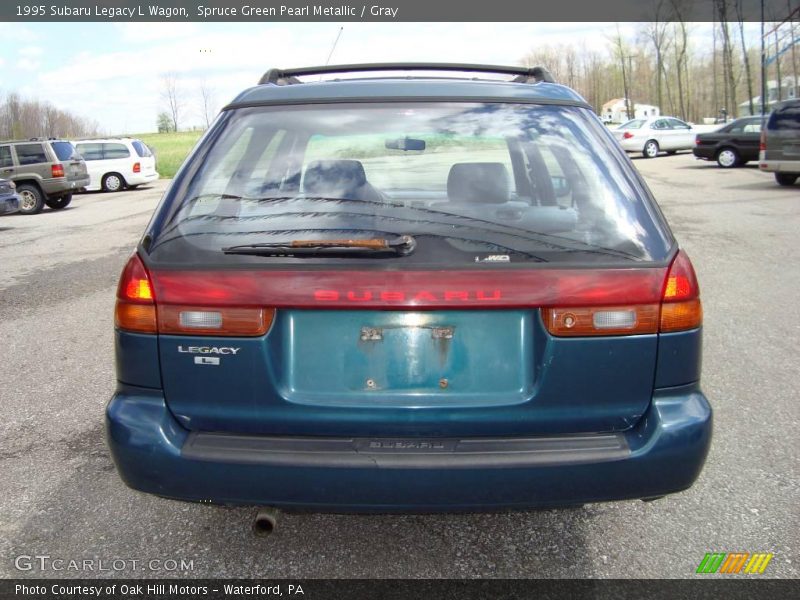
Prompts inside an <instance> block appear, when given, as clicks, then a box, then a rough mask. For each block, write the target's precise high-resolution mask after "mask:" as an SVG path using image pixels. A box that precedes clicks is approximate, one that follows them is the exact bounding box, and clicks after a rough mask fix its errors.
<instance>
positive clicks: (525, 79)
mask: <svg viewBox="0 0 800 600" xmlns="http://www.w3.org/2000/svg"><path fill="white" fill-rule="evenodd" d="M374 71H451V72H452V71H455V72H471V73H499V74H504V75H516V77H515V78H514V79H513V80H512V81H513V82H515V83H530V82H531V80H533V83H539V82H541V81H545V82H547V83H555V79H553V76H552V75H551V74H550V71H548V70H547V69H546V68H544V67H511V66H503V65H476V64H459V63H424V62H410V63H367V64H354V65H325V66H322V67H300V68H297V69H269V70H267V72H266V73H264V75H263V76H262V77H261V79H260V80H259V82H258V83H259V85H263V84H265V83H272V84H275V85H293V84H297V83H302V81H300V80H299V79H298V77H302V76H305V75H326V74H329V73H367V72H374Z"/></svg>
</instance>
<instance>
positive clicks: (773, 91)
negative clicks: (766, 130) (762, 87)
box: [738, 75, 800, 117]
mask: <svg viewBox="0 0 800 600" xmlns="http://www.w3.org/2000/svg"><path fill="white" fill-rule="evenodd" d="M794 98H800V78H798V79H795V77H794V76H793V75H787V76H786V77H784V78H783V79H781V89H780V95H779V94H778V80H777V79H770V80H769V81H767V110H766V112H769V111H771V110H772V107H773V106H774V105H775V103H776V102H780V101H781V100H792V99H794ZM753 110H754V112H753V113H751V112H750V101H749V100H745V101H744V102H742V103H741V104H739V113H738V114H739V116H740V117H746V116H748V115H750V114H756V115H760V114H761V96H760V95H758V96H756V97H755V98H753Z"/></svg>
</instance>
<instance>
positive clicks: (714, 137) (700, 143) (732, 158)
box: [692, 116, 762, 169]
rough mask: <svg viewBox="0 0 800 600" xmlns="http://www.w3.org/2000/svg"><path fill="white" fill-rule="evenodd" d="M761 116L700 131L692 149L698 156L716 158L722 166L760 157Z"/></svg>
mask: <svg viewBox="0 0 800 600" xmlns="http://www.w3.org/2000/svg"><path fill="white" fill-rule="evenodd" d="M761 120H762V118H761V117H760V116H755V117H742V118H741V119H736V120H735V121H732V122H731V123H728V124H727V125H725V126H723V127H721V128H720V129H717V130H716V131H711V132H709V133H700V134H697V136H696V137H695V143H694V148H692V153H693V154H694V155H695V156H696V157H697V158H702V159H704V160H716V161H717V164H718V165H719V166H720V167H722V168H723V169H730V168H732V167H738V166H740V165H743V164H745V163H747V162H749V161H751V160H758V147H759V142H760V141H761Z"/></svg>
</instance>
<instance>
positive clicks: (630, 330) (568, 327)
mask: <svg viewBox="0 0 800 600" xmlns="http://www.w3.org/2000/svg"><path fill="white" fill-rule="evenodd" d="M542 317H543V320H544V324H545V327H546V328H547V330H548V331H549V332H550V333H551V334H553V335H555V336H560V337H574V336H598V335H634V334H645V333H659V332H662V333H666V332H670V331H683V330H686V329H695V328H696V327H699V326H700V325H701V324H702V322H703V307H702V305H701V303H700V288H699V286H698V284H697V277H696V276H695V273H694V268H693V267H692V263H691V261H690V260H689V257H688V256H687V255H686V253H685V252H684V251H683V250H681V251H680V252H678V254H677V256H676V257H675V259H674V260H673V261H672V265H671V266H670V268H669V271H668V273H667V277H666V279H665V280H664V289H663V292H662V293H661V303H660V304H657V303H648V304H633V305H621V306H588V307H578V308H575V307H567V308H547V309H544V310H543V311H542Z"/></svg>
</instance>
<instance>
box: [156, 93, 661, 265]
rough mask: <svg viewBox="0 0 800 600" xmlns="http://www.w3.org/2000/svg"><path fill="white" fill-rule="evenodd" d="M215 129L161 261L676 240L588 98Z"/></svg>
mask: <svg viewBox="0 0 800 600" xmlns="http://www.w3.org/2000/svg"><path fill="white" fill-rule="evenodd" d="M206 139H209V140H213V145H212V146H211V147H209V148H207V149H203V148H202V147H201V149H200V150H201V151H198V152H196V153H195V154H194V155H193V157H192V158H191V159H190V163H189V164H188V165H187V168H186V169H185V170H184V173H186V175H185V176H184V178H183V179H182V180H181V181H180V182H179V185H177V186H175V188H173V190H172V191H171V197H170V198H169V199H168V202H167V203H166V204H165V207H164V210H165V211H166V214H165V215H162V216H161V217H162V218H160V219H159V220H158V222H159V223H160V229H159V230H157V231H154V232H152V242H151V243H150V245H149V252H150V255H151V259H152V260H154V261H156V262H164V263H171V264H179V265H180V264H187V263H188V264H220V265H223V264H240V263H246V264H255V265H286V264H291V265H297V264H319V263H321V264H333V263H335V264H337V265H338V264H358V265H359V266H364V265H365V263H366V262H367V261H365V260H364V258H363V257H346V258H343V257H338V258H332V257H293V256H286V255H280V256H255V257H254V256H241V255H226V254H224V253H223V252H222V249H223V248H226V247H230V246H233V245H245V244H259V243H278V242H280V243H282V242H290V241H292V240H297V239H301V240H340V239H348V240H349V239H361V238H365V239H374V238H391V237H395V236H400V235H410V236H413V237H414V238H415V239H416V241H417V246H416V250H415V252H413V253H412V254H409V255H407V256H401V257H392V258H383V259H381V260H380V261H370V266H373V265H374V264H376V263H378V264H381V265H386V264H387V263H391V264H400V265H402V267H406V266H408V267H411V268H419V267H420V266H425V267H467V266H474V265H476V264H485V263H486V262H493V263H494V264H495V265H497V266H499V265H501V264H513V263H517V264H520V263H521V264H532V263H542V262H558V263H571V264H597V263H612V264H621V265H626V264H627V265H630V264H632V263H641V262H645V261H658V262H660V261H663V260H665V259H666V256H667V254H668V252H669V249H670V246H671V243H672V238H671V236H670V234H669V232H668V230H667V229H666V226H665V225H664V224H663V221H662V219H661V218H660V213H658V211H657V210H656V209H655V208H654V207H653V206H652V205H651V203H650V201H649V200H648V199H647V198H646V196H645V193H644V191H643V189H642V188H641V187H640V184H639V183H638V181H637V179H636V177H635V176H634V175H633V174H632V172H631V167H630V165H629V163H628V162H627V161H626V160H625V159H624V157H622V156H621V153H620V151H619V150H618V148H617V147H616V145H615V142H614V141H613V138H611V136H610V135H609V134H608V133H607V132H606V131H605V130H604V128H603V126H602V125H601V124H600V123H598V122H597V120H596V118H595V117H594V116H593V115H592V114H591V113H590V112H589V111H588V110H585V109H582V108H575V107H564V106H549V105H530V104H511V103H509V104H506V103H430V102H428V103H420V102H405V103H402V102H391V103H357V104H328V105H325V104H316V105H301V106H280V107H276V106H273V107H253V108H241V109H236V110H233V111H230V112H229V113H227V114H226V115H225V116H224V117H223V118H222V119H220V120H219V122H218V124H217V125H216V128H215V130H213V131H212V132H211V134H210V135H209V136H208V137H207V138H206ZM207 143H209V142H207ZM202 150H206V151H202ZM201 161H202V162H201ZM393 268H396V267H393Z"/></svg>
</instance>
